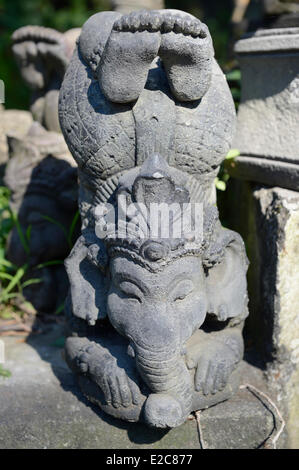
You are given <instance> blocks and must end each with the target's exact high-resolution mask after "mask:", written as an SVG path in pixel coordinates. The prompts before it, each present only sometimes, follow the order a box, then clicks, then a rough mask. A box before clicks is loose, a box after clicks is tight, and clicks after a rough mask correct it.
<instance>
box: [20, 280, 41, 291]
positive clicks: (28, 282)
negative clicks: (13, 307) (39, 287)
mask: <svg viewBox="0 0 299 470" xmlns="http://www.w3.org/2000/svg"><path fill="white" fill-rule="evenodd" d="M40 282H43V279H38V278H36V279H28V281H25V282H23V284H22V289H25V287H28V286H31V284H39V283H40Z"/></svg>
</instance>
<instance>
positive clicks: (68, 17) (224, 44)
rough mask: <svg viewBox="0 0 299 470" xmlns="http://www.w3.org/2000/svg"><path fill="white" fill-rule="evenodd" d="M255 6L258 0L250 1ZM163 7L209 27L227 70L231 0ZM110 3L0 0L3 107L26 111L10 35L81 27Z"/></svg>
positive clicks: (173, 1)
mask: <svg viewBox="0 0 299 470" xmlns="http://www.w3.org/2000/svg"><path fill="white" fill-rule="evenodd" d="M251 3H252V4H256V5H257V4H258V3H259V0H251ZM165 4H166V8H176V9H181V10H185V11H188V12H190V13H192V14H193V15H195V16H197V17H198V18H200V19H201V20H202V21H204V22H206V23H207V25H208V26H209V28H210V31H211V34H212V37H213V40H214V46H215V51H216V58H217V60H218V61H219V63H220V65H221V66H222V67H223V68H224V69H225V70H226V71H227V70H229V69H230V68H231V66H233V64H232V55H231V52H230V51H231V47H230V45H231V43H232V34H231V16H232V12H233V8H234V0H184V1H182V0H166V1H165ZM110 9H111V7H110V0H0V79H2V80H4V83H5V87H6V100H5V101H6V103H5V107H6V108H17V109H28V107H29V96H30V91H29V89H28V88H27V87H26V86H25V85H24V83H23V81H22V79H21V77H20V74H19V71H18V69H17V66H16V64H15V62H14V59H13V57H12V53H11V40H10V38H11V35H12V33H13V32H14V31H15V30H16V29H17V28H20V27H21V26H25V25H29V24H32V25H40V26H46V27H50V28H54V29H57V30H58V31H61V32H64V31H66V30H68V29H70V28H74V27H81V26H82V25H83V23H84V22H85V21H86V20H87V18H89V16H91V15H92V14H94V13H96V12H98V11H101V10H110Z"/></svg>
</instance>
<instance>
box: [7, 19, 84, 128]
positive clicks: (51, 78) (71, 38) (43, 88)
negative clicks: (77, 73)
mask: <svg viewBox="0 0 299 470" xmlns="http://www.w3.org/2000/svg"><path fill="white" fill-rule="evenodd" d="M79 33H80V29H79V28H74V29H70V30H69V31H67V32H66V33H64V34H63V33H59V32H58V31H56V30H55V29H50V28H44V27H43V26H24V27H22V28H19V29H17V30H16V31H15V32H14V33H13V35H12V42H13V45H12V51H13V54H14V56H15V59H16V62H17V64H18V66H19V68H20V72H21V75H22V77H23V79H24V81H25V83H26V84H27V85H28V86H29V87H30V88H31V89H32V97H31V106H30V111H31V113H32V115H33V118H34V120H36V121H38V122H39V123H40V124H42V125H43V126H44V127H45V128H46V129H48V130H49V131H55V132H60V126H59V121H58V110H57V107H58V94H59V89H60V86H61V82H62V79H63V76H64V73H65V70H66V67H67V65H68V63H69V60H70V58H71V56H72V53H73V49H74V45H75V41H76V38H77V37H78V35H79Z"/></svg>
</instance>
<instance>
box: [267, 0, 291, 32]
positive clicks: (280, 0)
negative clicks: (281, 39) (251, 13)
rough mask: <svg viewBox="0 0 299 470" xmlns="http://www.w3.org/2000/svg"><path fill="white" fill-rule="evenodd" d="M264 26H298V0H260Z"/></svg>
mask: <svg viewBox="0 0 299 470" xmlns="http://www.w3.org/2000/svg"><path fill="white" fill-rule="evenodd" d="M262 6H263V11H264V15H265V17H264V26H266V27H268V28H269V27H270V28H290V27H296V26H299V2H298V0H262Z"/></svg>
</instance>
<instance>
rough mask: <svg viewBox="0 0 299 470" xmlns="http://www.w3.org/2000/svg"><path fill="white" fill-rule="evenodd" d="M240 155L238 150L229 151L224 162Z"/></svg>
mask: <svg viewBox="0 0 299 470" xmlns="http://www.w3.org/2000/svg"><path fill="white" fill-rule="evenodd" d="M239 155H240V150H238V149H231V150H230V151H229V152H228V154H227V155H226V157H225V159H226V160H231V159H233V158H236V157H238V156H239Z"/></svg>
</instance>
